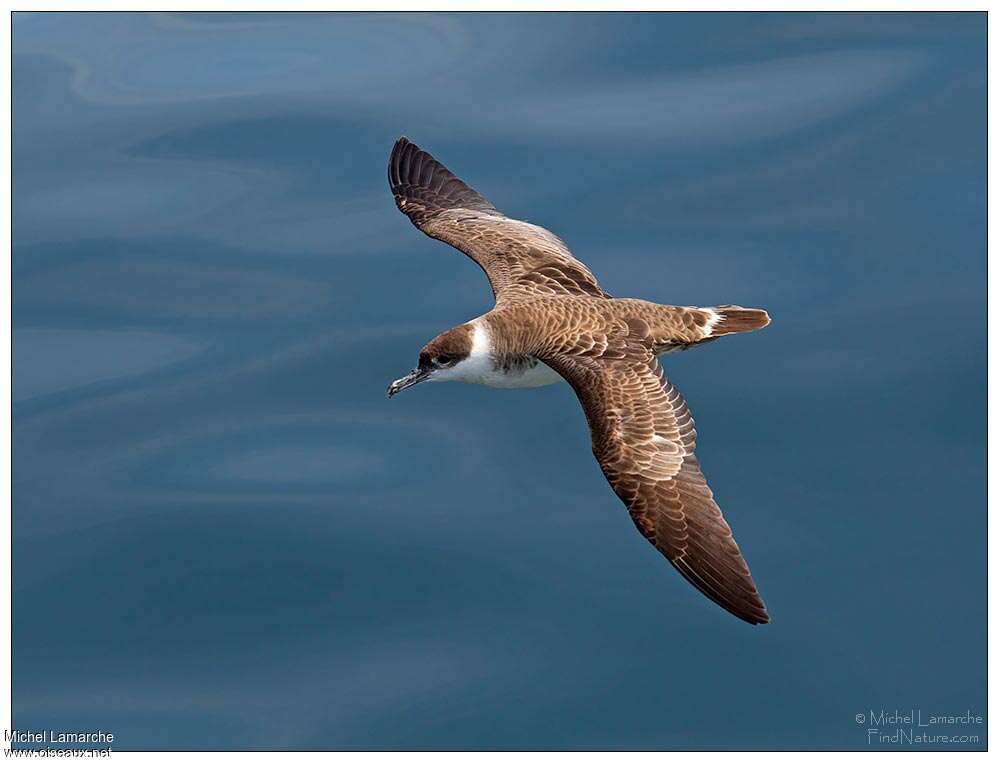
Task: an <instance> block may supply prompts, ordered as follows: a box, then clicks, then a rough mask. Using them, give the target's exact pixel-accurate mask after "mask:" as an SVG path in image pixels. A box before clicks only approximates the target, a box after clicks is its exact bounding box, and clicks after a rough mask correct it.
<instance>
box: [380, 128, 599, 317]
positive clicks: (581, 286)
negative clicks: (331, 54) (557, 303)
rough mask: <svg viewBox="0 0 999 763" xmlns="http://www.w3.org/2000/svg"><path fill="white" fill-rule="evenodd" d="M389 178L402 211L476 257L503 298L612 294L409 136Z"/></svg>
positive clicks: (544, 234) (558, 245)
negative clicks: (410, 140)
mask: <svg viewBox="0 0 999 763" xmlns="http://www.w3.org/2000/svg"><path fill="white" fill-rule="evenodd" d="M388 176H389V185H390V186H391V188H392V194H393V195H394V196H395V203H396V206H398V207H399V209H400V211H402V212H403V213H404V214H405V215H406V216H407V217H408V218H409V219H410V220H411V221H412V222H413V224H414V225H415V226H416V227H417V228H419V229H420V230H421V231H423V232H424V233H426V234H427V235H428V236H430V237H431V238H436V239H438V240H439V241H444V242H445V243H448V244H450V245H451V246H453V247H455V248H456V249H459V250H461V251H462V252H464V253H465V254H467V255H468V256H469V257H471V258H472V259H473V260H475V262H476V263H478V265H479V267H481V268H482V269H483V270H484V271H485V273H486V276H487V277H488V278H489V284H490V285H491V286H492V289H493V295H494V296H495V297H496V301H497V302H501V301H502V302H504V303H509V302H511V301H516V300H518V299H526V298H530V297H537V296H544V295H556V294H563V295H566V294H568V295H582V294H587V295H590V296H594V297H607V296H608V295H607V294H606V293H605V292H604V291H603V289H601V288H600V285H599V284H598V283H597V279H596V278H594V276H593V274H592V273H591V272H590V271H589V270H588V269H587V268H586V266H585V265H583V263H581V262H579V260H577V259H576V258H574V257H573V256H572V253H571V252H570V251H569V249H568V247H566V245H565V244H564V243H562V241H561V240H560V239H559V238H558V237H557V236H555V235H554V234H553V233H551V232H549V231H547V230H545V229H544V228H541V227H538V226H537V225H531V224H530V223H525V222H522V221H520V220H511V219H510V218H509V217H506V216H504V215H503V213H502V212H500V211H499V210H498V209H496V207H494V206H493V205H492V204H490V203H489V202H488V201H487V200H486V199H485V198H483V197H482V196H480V195H479V194H478V193H476V192H475V191H474V190H472V189H471V188H469V187H468V186H467V185H465V183H463V182H462V181H461V180H459V179H458V178H457V177H456V176H455V175H454V174H453V173H452V172H451V171H450V170H449V169H448V168H447V167H445V166H444V165H443V164H441V163H440V162H438V161H437V160H436V159H434V158H433V157H432V156H431V155H430V154H428V153H427V152H426V151H422V150H421V149H420V147H419V146H417V145H416V144H414V143H410V142H409V141H408V140H406V138H399V140H398V141H396V144H395V147H394V148H393V149H392V156H391V158H390V159H389V168H388Z"/></svg>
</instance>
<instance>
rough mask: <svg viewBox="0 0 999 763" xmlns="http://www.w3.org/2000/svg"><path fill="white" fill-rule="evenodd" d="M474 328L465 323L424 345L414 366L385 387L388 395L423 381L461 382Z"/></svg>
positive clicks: (469, 355)
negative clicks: (418, 360) (417, 363)
mask: <svg viewBox="0 0 999 763" xmlns="http://www.w3.org/2000/svg"><path fill="white" fill-rule="evenodd" d="M474 343H475V329H474V328H473V327H472V326H471V325H469V324H467V323H466V324H464V325H461V326H457V327H456V328H453V329H450V330H449V331H445V332H444V333H443V334H440V335H438V336H436V337H434V338H433V339H431V340H430V341H429V342H427V344H426V345H424V347H423V349H422V350H420V362H419V365H417V367H416V368H414V369H413V370H412V371H410V372H409V373H408V374H406V375H405V376H403V377H402V378H401V379H396V380H395V381H394V382H392V383H391V384H390V385H389V387H388V396H389V397H393V396H394V395H395V394H397V393H399V392H402V391H403V390H404V389H406V388H407V387H412V386H413V385H414V384H419V383H420V382H424V381H462V380H464V379H465V376H466V373H465V372H466V371H467V370H469V369H468V368H466V367H467V366H469V360H470V358H471V356H472V355H473V345H474Z"/></svg>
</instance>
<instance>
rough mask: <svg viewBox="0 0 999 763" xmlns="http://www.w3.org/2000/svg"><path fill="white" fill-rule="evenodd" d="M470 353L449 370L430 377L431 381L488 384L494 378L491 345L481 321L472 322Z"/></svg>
mask: <svg viewBox="0 0 999 763" xmlns="http://www.w3.org/2000/svg"><path fill="white" fill-rule="evenodd" d="M470 325H471V326H472V328H473V333H472V351H471V352H470V353H468V357H467V358H465V359H464V360H462V361H460V362H459V363H457V364H456V365H454V366H452V367H451V368H442V369H441V370H440V371H438V372H437V373H435V374H434V375H433V376H432V377H431V381H462V382H465V383H467V384H489V380H490V379H491V378H492V377H493V376H495V374H496V370H495V368H494V366H493V344H492V342H491V341H490V339H489V330H488V329H487V328H486V327H485V325H483V322H482V321H473V322H472V323H471V324H470Z"/></svg>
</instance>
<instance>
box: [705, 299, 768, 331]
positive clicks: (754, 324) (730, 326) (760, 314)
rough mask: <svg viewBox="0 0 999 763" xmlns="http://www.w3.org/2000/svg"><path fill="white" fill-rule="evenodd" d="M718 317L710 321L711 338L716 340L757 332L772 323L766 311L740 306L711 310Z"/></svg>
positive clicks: (713, 308)
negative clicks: (716, 338)
mask: <svg viewBox="0 0 999 763" xmlns="http://www.w3.org/2000/svg"><path fill="white" fill-rule="evenodd" d="M709 309H710V310H711V312H712V313H714V314H715V315H716V316H717V319H716V320H713V321H710V322H709V326H710V330H711V333H710V334H709V336H710V337H711V338H712V339H714V338H715V337H718V336H725V335H726V334H741V333H743V332H745V331H756V329H761V328H763V327H764V326H767V325H768V324H769V323H770V316H769V315H768V314H767V311H766V310H759V309H757V308H754V307H739V306H738V305H719V306H718V307H712V308H709Z"/></svg>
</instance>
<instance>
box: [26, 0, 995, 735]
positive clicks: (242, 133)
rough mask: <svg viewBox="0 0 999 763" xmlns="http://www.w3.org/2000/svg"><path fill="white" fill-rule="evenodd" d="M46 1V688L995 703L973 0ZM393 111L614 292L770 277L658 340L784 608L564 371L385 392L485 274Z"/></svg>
mask: <svg viewBox="0 0 999 763" xmlns="http://www.w3.org/2000/svg"><path fill="white" fill-rule="evenodd" d="M13 30H14V32H13V34H14V38H13V46H14V58H13V87H14V93H13V130H14V133H13V140H14V156H13V161H14V187H13V188H14V201H13V207H14V216H13V230H14V247H13V249H14V251H13V284H14V295H13V321H14V409H13V410H14V452H13V461H14V506H13V534H14V580H13V586H14V634H13V635H14V697H13V699H14V705H13V713H14V724H15V726H16V727H18V728H25V729H29V728H47V729H70V730H72V729H103V730H106V731H110V732H112V733H114V735H115V745H114V746H115V748H116V749H185V748H187V749H189V748H197V749H243V748H252V749H269V748H281V749H323V748H343V749H365V748H377V749H394V748H417V749H424V748H430V749H452V748H459V749H463V748H471V749H510V748H513V749H522V748H539V749H577V748H601V749H634V748H638V749H673V748H675V749H724V748H807V749H816V748H819V749H825V748H834V749H850V748H856V749H898V748H902V749H909V748H915V749H923V748H928V747H943V748H949V749H968V748H971V749H982V748H984V747H985V736H984V734H985V729H984V727H977V728H972V729H971V730H970V731H969V730H967V729H964V730H962V731H963V732H964V733H970V734H975V733H977V734H979V735H980V736H979V739H978V741H977V742H976V741H969V742H962V743H957V744H949V743H940V742H933V741H930V742H923V743H917V742H913V743H912V744H911V745H910V744H906V743H898V742H896V743H892V742H881V741H878V740H877V738H876V737H875V739H874V740H873V741H872V739H871V737H870V735H869V733H868V731H867V729H868V728H869V727H870V721H869V719H868V716H869V715H870V713H871V712H872V711H874V712H875V713H876V712H877V711H879V710H881V709H886V710H889V711H891V710H894V709H896V708H900V709H903V710H908V709H913V710H917V711H921V712H922V713H923V715H924V717H925V716H926V715H928V714H937V715H939V714H944V715H957V714H959V713H964V712H965V711H967V710H970V711H971V712H972V714H977V715H983V716H984V715H986V691H985V654H986V652H985V650H986V620H985V573H986V540H985V518H986V515H985V510H986V508H985V487H986V483H985V444H986V430H985V387H986V364H985V336H986V333H985V332H986V325H985V314H986V307H985V267H986V259H985V251H986V250H985V246H986V238H985V236H986V164H985V155H986V17H985V15H984V14H953V15H947V14H925V15H919V14H915V15H897V14H896V15H892V14H888V15H855V14H829V15H822V14H796V15H782V14H770V15H762V14H761V15H713V14H691V15H685V14H674V15H670V14H662V15H641V14H630V15H599V14H586V15H584V14H580V15H558V14H533V15H489V14H478V15H462V14H446V15H443V14H426V15H423V14H420V15H407V14H382V15H363V14H362V15H353V14H343V15H258V14H247V15H127V14H81V15H78V14H28V13H19V14H16V15H15V17H14V24H13ZM402 134H406V135H408V136H409V137H410V138H411V139H413V140H414V141H416V142H417V143H420V144H421V145H423V146H425V147H426V148H427V149H429V150H431V151H432V152H434V153H435V154H436V155H437V156H439V157H440V158H441V159H442V160H443V161H444V162H445V163H447V164H448V165H449V166H451V167H452V169H454V170H455V171H456V172H457V173H459V174H460V175H461V176H462V177H464V178H465V179H466V180H467V181H469V182H470V183H471V184H472V185H474V186H475V187H476V188H477V189H479V190H480V191H482V192H483V193H484V194H485V195H487V196H488V197H489V198H490V199H491V200H492V201H493V202H494V203H495V204H496V206H498V207H499V208H501V209H503V210H505V211H506V212H507V213H509V214H511V215H513V216H518V217H522V218H526V219H529V220H531V221H532V222H535V223H539V224H542V225H544V226H546V227H548V228H550V229H552V230H553V231H555V232H556V233H557V234H559V235H560V236H562V237H563V238H564V239H565V240H566V241H567V242H568V243H569V244H570V246H571V247H572V248H573V250H574V252H575V253H576V254H577V255H578V256H579V258H580V259H582V260H583V261H584V262H586V263H587V264H588V265H589V266H590V267H591V268H592V270H593V271H594V272H595V273H596V274H597V275H598V276H599V277H600V279H601V283H602V284H603V286H604V287H605V288H606V289H607V290H608V291H609V292H611V293H613V294H616V295H622V296H635V297H642V298H645V299H651V300H656V301H659V302H665V303H671V304H700V305H714V304H725V303H738V304H743V305H748V306H760V307H765V308H767V309H768V310H769V311H770V314H771V316H772V318H773V324H772V325H771V326H770V327H769V328H767V330H766V331H763V332H760V333H757V334H751V335H747V336H738V337H731V338H727V339H724V340H722V341H719V342H716V343H713V344H711V345H709V346H707V347H704V348H702V349H698V350H697V351H695V352H689V353H684V354H681V355H675V356H669V357H668V358H667V359H666V361H665V363H666V368H667V372H668V373H669V375H670V377H671V378H672V379H673V380H674V381H675V382H676V384H677V386H678V387H679V388H680V389H681V390H683V391H684V393H685V395H686V397H687V400H688V402H689V404H690V407H691V409H692V411H693V412H694V416H695V418H696V420H697V426H698V431H699V433H700V438H699V453H700V456H701V462H702V464H703V466H704V469H705V472H706V474H707V476H708V477H709V479H710V481H711V485H712V487H713V488H714V491H715V494H716V497H717V499H718V501H719V503H720V504H721V506H722V507H723V508H724V509H725V511H726V515H727V516H728V518H729V520H730V522H731V524H732V526H733V528H734V530H735V533H736V537H737V539H738V541H739V543H740V545H741V546H742V548H743V550H744V552H745V555H746V557H747V559H748V561H749V563H750V565H751V567H752V569H753V573H754V575H755V577H756V580H757V582H758V584H759V586H760V590H761V591H762V593H763V595H764V597H765V599H766V601H767V603H768V606H769V608H770V611H771V614H772V617H773V623H772V624H771V625H768V626H765V627H760V628H752V627H750V626H748V625H746V624H745V623H743V622H740V621H738V620H736V619H735V618H733V617H732V616H730V615H729V614H727V613H726V612H724V611H722V610H721V609H719V608H718V607H716V606H715V605H714V604H712V603H711V602H709V601H708V600H707V599H705V598H703V597H702V596H700V595H699V594H698V593H697V592H696V591H695V590H694V589H693V588H691V587H690V586H689V585H688V584H686V583H685V582H684V581H683V580H682V579H680V577H679V576H678V575H677V574H676V573H675V572H674V571H673V570H672V569H671V568H670V567H669V565H668V564H667V563H666V562H665V560H664V559H662V558H661V557H660V556H659V554H658V553H657V552H656V551H655V549H653V548H652V547H651V546H650V545H649V544H647V543H646V542H645V540H643V539H642V538H641V537H640V536H639V534H638V533H637V532H635V529H634V527H633V525H632V523H631V520H630V519H629V517H628V515H627V512H626V511H625V510H624V508H623V507H622V506H621V504H620V502H619V501H618V500H617V498H616V497H615V496H614V495H613V493H612V492H611V490H610V489H609V487H608V486H607V484H606V482H605V480H604V478H603V476H602V475H601V473H600V470H599V468H598V467H597V465H596V463H595V461H594V460H593V457H592V455H591V453H590V446H589V441H588V437H587V433H586V424H585V421H584V419H583V416H582V414H581V412H580V410H579V407H578V404H577V402H576V400H575V398H574V395H573V393H572V391H571V390H570V389H569V388H568V386H566V385H559V386H555V387H548V388H543V389H536V390H520V391H497V390H490V389H486V388H481V387H470V386H463V385H427V386H424V387H421V388H418V389H415V390H412V391H409V392H406V393H405V394H404V395H401V396H400V397H398V398H396V399H394V400H392V401H391V402H389V401H387V400H386V399H385V386H386V384H387V383H388V382H389V381H391V380H392V379H393V378H396V377H398V376H401V375H402V374H403V373H405V372H406V371H407V370H408V369H409V368H410V367H411V366H412V365H413V363H414V362H415V360H416V355H417V352H418V350H419V348H420V346H421V345H422V344H423V343H424V342H425V341H427V340H428V339H429V338H430V337H432V336H433V335H435V334H436V333H438V332H439V331H442V330H444V329H446V328H448V327H450V326H452V325H455V324H458V323H461V322H463V321H465V320H468V319H470V318H472V317H474V316H476V315H478V314H481V313H483V312H485V311H486V310H488V309H489V308H490V307H491V304H492V299H491V294H490V291H489V288H488V285H487V283H486V281H485V279H484V278H483V276H482V274H481V272H480V271H479V269H478V268H477V267H476V266H475V264H474V263H472V262H471V261H469V260H466V259H465V258H463V257H462V256H461V255H460V254H458V253H456V252H454V251H453V250H450V249H449V248H448V247H446V246H445V245H443V244H440V243H438V242H435V241H432V240H430V239H428V238H425V237H424V236H422V235H421V234H420V233H419V232H418V231H417V230H415V229H414V228H413V227H412V226H411V225H410V223H409V222H408V221H407V220H406V219H405V218H404V217H403V216H402V215H400V214H399V213H398V212H397V211H396V209H395V206H394V204H393V201H392V198H391V195H390V194H389V192H388V189H387V187H386V180H385V166H386V163H387V159H388V154H389V151H390V150H391V147H392V143H393V142H394V140H395V139H396V138H397V137H398V136H399V135H402ZM860 716H864V717H863V718H860ZM945 731H946V730H945Z"/></svg>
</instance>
